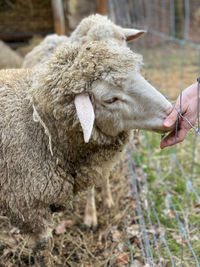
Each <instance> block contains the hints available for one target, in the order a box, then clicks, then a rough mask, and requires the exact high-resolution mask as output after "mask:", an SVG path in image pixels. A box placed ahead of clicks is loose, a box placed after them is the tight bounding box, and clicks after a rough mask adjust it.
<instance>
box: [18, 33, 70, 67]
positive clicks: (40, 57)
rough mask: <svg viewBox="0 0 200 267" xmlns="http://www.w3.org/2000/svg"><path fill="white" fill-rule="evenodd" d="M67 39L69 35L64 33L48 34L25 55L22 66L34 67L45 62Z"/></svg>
mask: <svg viewBox="0 0 200 267" xmlns="http://www.w3.org/2000/svg"><path fill="white" fill-rule="evenodd" d="M67 41H68V37H67V36H64V35H61V36H59V35H57V34H51V35H48V36H47V37H46V38H45V39H44V40H43V41H42V42H41V43H40V44H39V45H37V46H36V47H35V48H34V49H33V50H32V51H31V52H29V53H28V54H27V55H26V56H25V58H24V61H23V65H22V67H23V68H33V67H34V66H36V65H37V64H43V63H44V62H45V61H47V60H48V58H49V56H50V55H52V54H53V52H54V51H55V49H56V48H57V47H59V46H60V45H61V44H63V43H65V42H67Z"/></svg>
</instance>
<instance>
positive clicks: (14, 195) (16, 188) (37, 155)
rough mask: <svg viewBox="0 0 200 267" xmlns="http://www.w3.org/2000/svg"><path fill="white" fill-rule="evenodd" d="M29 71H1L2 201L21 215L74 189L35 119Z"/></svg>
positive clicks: (0, 160) (58, 201)
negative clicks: (57, 163)
mask: <svg viewBox="0 0 200 267" xmlns="http://www.w3.org/2000/svg"><path fill="white" fill-rule="evenodd" d="M29 75H30V72H29V71H27V70H23V69H22V70H17V71H16V70H5V71H0V102H1V105H0V201H1V203H3V206H7V207H9V210H10V209H11V207H12V209H14V210H18V214H19V216H20V214H24V213H27V212H29V211H30V208H29V207H31V209H34V208H38V207H39V206H40V205H42V206H44V205H49V204H53V203H55V204H57V203H59V204H60V203H62V202H63V201H66V200H68V199H69V198H71V196H72V190H73V188H72V185H71V184H70V183H68V181H66V180H65V179H64V178H65V176H64V175H65V173H64V172H63V170H61V169H59V168H58V167H57V166H56V158H54V157H53V156H52V155H51V153H50V151H49V139H48V137H47V136H46V134H45V133H44V129H43V127H42V126H41V125H40V124H39V123H38V122H35V121H34V120H33V107H32V103H31V101H30V98H29V96H28V87H29V86H30V84H29V81H30V77H29ZM60 176H63V177H62V179H61V178H60ZM66 192H69V194H68V195H67V194H66ZM1 203H0V204H1ZM66 203H67V201H66ZM9 212H10V211H9Z"/></svg>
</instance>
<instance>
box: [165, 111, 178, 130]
mask: <svg viewBox="0 0 200 267" xmlns="http://www.w3.org/2000/svg"><path fill="white" fill-rule="evenodd" d="M176 119H177V110H176V109H175V108H174V109H173V110H172V112H171V113H170V114H169V116H168V117H167V118H166V119H165V120H164V122H163V126H164V127H165V128H170V127H172V126H173V125H174V124H175V122H176Z"/></svg>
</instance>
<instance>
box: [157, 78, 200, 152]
mask: <svg viewBox="0 0 200 267" xmlns="http://www.w3.org/2000/svg"><path fill="white" fill-rule="evenodd" d="M197 87H198V85H197V83H195V84H192V85H191V86H190V87H188V88H186V89H185V90H184V91H183V92H182V101H181V102H182V103H181V114H182V115H183V116H184V117H185V118H187V119H188V121H189V122H190V123H191V124H192V125H194V124H195V123H196V120H197V99H198V96H197ZM198 101H199V99H198ZM178 111H180V96H179V97H178V99H177V101H176V104H175V106H174V108H173V109H172V112H171V113H170V115H169V116H168V117H167V118H166V119H165V121H164V123H163V126H164V127H165V128H170V127H172V126H173V125H174V124H175V122H176V120H177V119H178V120H179V121H178V131H177V134H176V129H175V130H173V131H172V132H171V133H170V134H169V135H168V136H166V137H165V138H164V139H163V140H162V141H161V143H160V148H161V149H163V148H165V147H167V146H172V145H174V144H175V142H176V143H180V142H182V141H183V140H184V139H185V137H186V135H187V133H188V131H189V130H190V129H191V126H190V124H189V123H188V122H187V121H185V120H184V119H183V118H181V117H180V116H177V114H178ZM175 136H176V137H175Z"/></svg>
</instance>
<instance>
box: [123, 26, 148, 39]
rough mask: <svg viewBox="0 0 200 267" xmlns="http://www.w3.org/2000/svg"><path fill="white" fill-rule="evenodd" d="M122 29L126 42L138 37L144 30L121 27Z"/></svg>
mask: <svg viewBox="0 0 200 267" xmlns="http://www.w3.org/2000/svg"><path fill="white" fill-rule="evenodd" d="M123 31H124V35H125V37H126V41H127V42H129V41H131V40H134V39H136V38H138V37H140V35H142V34H144V33H145V32H146V31H144V30H136V29H126V28H125V29H123Z"/></svg>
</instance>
